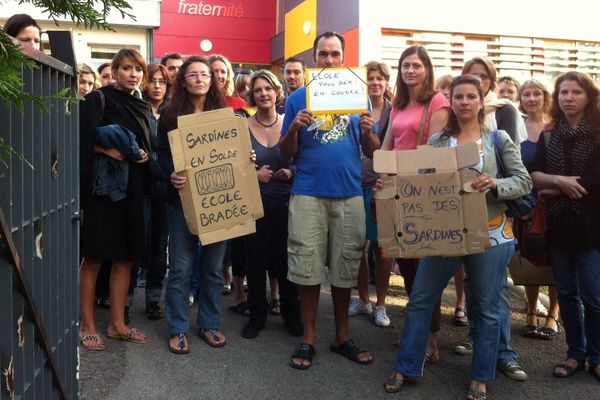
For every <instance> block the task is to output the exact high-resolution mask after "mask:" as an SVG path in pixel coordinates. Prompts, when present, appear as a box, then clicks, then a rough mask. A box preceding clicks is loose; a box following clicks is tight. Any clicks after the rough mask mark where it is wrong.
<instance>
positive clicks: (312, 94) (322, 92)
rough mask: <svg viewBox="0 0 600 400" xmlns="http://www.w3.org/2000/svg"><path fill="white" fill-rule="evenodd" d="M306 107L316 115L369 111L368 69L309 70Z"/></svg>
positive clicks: (307, 74)
mask: <svg viewBox="0 0 600 400" xmlns="http://www.w3.org/2000/svg"><path fill="white" fill-rule="evenodd" d="M306 79H307V82H309V84H308V85H307V86H306V105H307V107H308V109H309V110H310V111H312V112H313V113H314V114H357V113H361V112H364V111H367V110H368V109H369V94H368V92H367V83H366V82H367V69H366V68H364V67H358V68H325V69H323V68H309V69H307V70H306Z"/></svg>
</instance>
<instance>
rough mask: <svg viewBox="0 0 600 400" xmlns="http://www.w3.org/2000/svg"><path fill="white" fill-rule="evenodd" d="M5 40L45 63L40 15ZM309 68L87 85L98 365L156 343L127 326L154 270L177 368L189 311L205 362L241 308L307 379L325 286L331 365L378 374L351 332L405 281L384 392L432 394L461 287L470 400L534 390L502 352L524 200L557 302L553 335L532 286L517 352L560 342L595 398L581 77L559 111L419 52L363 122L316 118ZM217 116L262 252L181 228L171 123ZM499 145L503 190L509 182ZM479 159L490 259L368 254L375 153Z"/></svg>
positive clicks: (329, 37)
mask: <svg viewBox="0 0 600 400" xmlns="http://www.w3.org/2000/svg"><path fill="white" fill-rule="evenodd" d="M5 29H6V32H7V33H8V34H9V35H11V36H13V37H14V40H15V43H17V44H19V46H22V47H24V48H25V47H27V46H31V47H32V48H39V42H40V34H41V29H40V28H39V26H38V25H37V23H36V22H35V21H34V20H33V19H31V17H29V16H27V15H25V14H18V15H15V16H13V17H11V18H10V19H9V20H8V21H7V22H6V25H5ZM36 46H37V47H36ZM312 55H313V60H312V61H313V62H314V66H315V67H316V68H319V69H321V70H324V69H327V68H342V67H344V66H345V64H344V56H345V40H344V37H343V36H342V35H340V34H339V33H336V32H332V31H327V32H323V33H321V34H319V35H318V36H317V37H316V39H315V40H314V43H313V52H312ZM306 67H307V63H306V60H305V59H304V58H301V57H292V58H290V59H288V60H286V61H285V62H284V63H283V73H282V81H281V82H280V81H279V79H278V78H277V77H276V75H275V74H273V73H272V72H270V71H267V70H258V71H256V72H253V71H242V72H241V73H238V75H237V76H236V75H235V74H234V71H233V68H232V65H231V62H230V61H229V60H228V59H227V57H226V55H221V54H213V55H211V56H209V57H206V58H205V57H201V56H197V55H190V56H182V55H180V54H177V53H170V54H166V55H165V56H164V57H163V59H162V60H161V63H160V64H158V63H153V64H150V65H148V67H147V66H146V62H145V60H144V59H143V57H142V56H141V55H140V54H139V53H138V52H137V51H135V50H131V49H122V50H120V51H119V52H118V53H117V55H116V56H115V58H114V59H113V60H112V62H111V63H107V64H103V65H101V66H100V67H99V68H98V70H97V72H96V71H94V70H92V69H91V68H89V67H87V66H82V67H80V68H79V85H78V88H79V96H80V97H81V101H80V109H81V112H80V116H81V120H80V132H81V140H80V143H81V149H80V154H81V162H80V164H81V170H80V182H81V183H80V187H81V205H82V209H83V223H82V230H81V238H80V239H81V254H82V261H81V269H80V312H81V326H80V343H81V346H82V347H83V348H85V349H87V350H95V351H102V350H104V349H105V348H106V347H107V346H108V345H109V344H110V343H107V342H106V341H105V339H104V337H107V338H110V339H116V340H121V341H126V342H131V343H138V344H143V343H148V342H149V341H150V337H149V336H147V335H145V334H144V333H142V332H140V331H138V330H136V329H135V328H132V327H130V326H129V320H130V312H129V307H128V304H130V301H131V297H132V295H133V288H134V287H135V286H136V281H137V275H138V274H137V273H138V270H139V271H144V272H145V284H146V290H145V310H144V311H145V315H146V317H147V318H148V319H152V320H159V319H162V318H163V317H164V318H165V319H166V326H167V329H166V333H165V340H166V343H167V347H168V349H169V351H171V352H172V353H175V354H188V353H190V341H189V340H188V335H189V334H190V331H191V330H192V327H191V325H192V322H191V313H192V312H191V307H190V306H191V305H192V304H195V303H197V306H198V308H197V319H196V325H197V327H196V333H197V334H198V336H199V337H200V338H201V339H202V340H204V341H205V342H206V343H207V344H208V345H209V346H211V347H223V346H225V344H226V343H227V338H226V336H225V334H224V333H223V332H221V330H220V328H221V312H222V308H223V307H222V301H221V298H222V295H223V294H228V293H231V292H232V290H233V291H234V292H235V296H234V297H235V301H234V305H233V306H232V307H230V308H231V309H232V310H233V311H235V312H236V313H238V314H241V315H243V316H244V318H248V319H247V322H245V323H244V326H243V329H242V331H241V336H243V337H244V338H248V339H252V338H256V337H258V336H259V334H260V331H261V330H262V329H264V327H265V325H266V324H267V316H268V315H269V314H275V315H279V314H280V315H281V318H282V319H283V321H284V324H285V328H286V330H287V332H288V333H289V334H291V335H292V336H294V337H299V338H300V337H301V342H300V343H299V344H298V346H297V348H296V349H295V350H294V351H293V352H292V353H291V356H290V357H289V366H290V367H292V368H294V369H298V370H306V369H309V368H311V367H312V366H313V359H314V357H315V353H316V350H315V344H316V343H317V330H318V327H317V326H316V320H317V312H318V309H319V296H320V294H321V289H322V286H323V285H324V284H326V282H329V283H330V285H331V296H332V299H333V305H334V312H333V318H334V321H335V332H333V334H331V335H330V337H329V339H330V340H331V344H330V346H329V349H330V350H331V351H332V352H333V353H336V354H340V355H342V356H344V357H346V358H348V359H349V360H351V361H353V362H356V363H358V364H362V365H368V364H370V363H372V362H373V360H374V358H375V356H376V355H373V354H371V353H370V352H369V351H367V350H365V349H363V348H361V346H360V345H359V344H358V343H355V342H354V340H353V339H352V335H351V324H350V320H349V316H353V315H358V314H374V316H373V321H374V323H375V324H376V325H378V326H381V327H388V326H390V325H391V324H390V322H391V321H390V318H389V317H388V315H387V312H386V294H387V287H388V283H389V279H390V271H391V270H392V269H393V267H394V265H397V266H398V267H399V272H400V274H401V275H402V277H403V279H404V286H405V288H406V290H407V292H408V294H409V302H408V305H407V307H406V319H405V320H404V322H403V326H402V329H401V332H400V331H399V332H398V336H399V339H398V340H396V342H395V345H396V346H397V357H396V364H395V367H394V372H393V373H392V374H391V375H390V376H388V377H387V379H386V380H385V383H384V390H385V391H386V392H398V391H400V390H402V388H403V384H404V383H405V381H407V380H413V379H417V378H419V377H421V376H422V375H423V368H424V366H426V365H429V364H433V363H437V362H440V354H439V349H438V346H437V339H438V332H439V331H440V316H441V311H440V309H441V293H442V291H443V289H444V288H445V287H446V285H447V283H448V281H449V280H450V279H451V277H452V276H454V281H455V284H456V290H457V302H456V304H455V313H454V323H455V324H456V325H461V326H466V325H469V334H468V338H466V339H465V341H464V342H462V343H460V344H458V345H457V346H456V347H455V348H454V351H455V352H456V353H457V354H462V355H470V354H472V355H473V360H472V363H471V371H470V383H469V385H468V387H467V388H466V394H467V399H471V400H475V399H478V400H481V399H485V398H486V397H487V384H488V383H489V382H491V381H493V380H494V379H495V374H496V371H497V370H498V371H501V372H503V373H504V374H506V375H507V376H508V377H510V378H511V379H513V380H517V381H523V380H526V379H528V376H527V374H526V373H525V371H523V369H522V368H521V367H520V366H519V364H518V363H517V353H516V351H515V349H513V348H512V347H511V343H510V338H511V331H510V322H511V314H510V302H509V293H508V282H507V266H508V265H509V263H510V260H511V257H512V256H513V253H514V251H515V245H516V244H517V245H518V242H519V241H522V240H525V239H524V238H519V237H516V240H515V234H514V233H517V232H516V230H515V232H513V229H512V227H513V223H515V221H513V219H511V218H510V217H509V216H507V215H506V213H505V210H506V205H505V201H506V200H510V199H515V198H518V197H521V196H524V195H526V194H528V193H529V192H531V190H532V189H533V193H534V195H537V196H538V198H539V200H538V206H540V207H541V205H540V204H543V207H545V214H544V220H545V222H546V225H547V231H546V234H545V240H546V242H545V243H546V245H547V248H546V247H544V249H545V251H546V252H547V255H548V263H549V264H550V265H551V268H552V271H553V274H554V280H555V282H556V287H550V288H549V294H550V307H549V308H548V310H547V314H544V315H546V319H545V322H544V323H543V324H540V323H539V320H538V318H539V316H540V315H542V311H541V310H540V306H539V302H538V296H539V287H538V286H531V287H527V288H526V299H527V322H526V327H525V331H524V334H525V335H526V336H528V337H532V338H537V339H544V340H549V339H553V338H556V337H562V336H563V335H561V336H559V333H560V332H561V328H564V337H565V339H566V343H567V345H568V350H567V353H566V358H565V360H562V361H561V360H558V361H559V362H558V363H557V365H556V366H555V367H554V368H553V369H552V371H551V372H552V374H553V375H554V376H556V377H558V378H567V377H570V376H571V375H573V374H574V373H575V372H577V371H580V370H583V369H586V368H589V371H590V372H591V374H592V375H594V376H595V377H596V378H597V379H598V380H599V381H600V256H599V253H598V252H599V251H600V236H599V235H598V233H597V229H596V227H597V226H598V225H600V211H598V210H599V208H598V206H597V205H598V204H600V198H598V197H599V196H600V195H599V193H600V164H599V163H600V161H599V160H600V104H599V102H600V91H599V90H598V88H597V86H596V84H595V82H594V81H593V80H592V79H591V78H590V77H589V76H588V75H586V74H585V73H582V72H577V71H570V72H566V73H564V74H562V75H560V76H559V77H557V78H556V80H555V84H554V90H553V92H552V93H551V92H550V91H549V90H548V89H547V87H546V85H545V84H543V83H542V82H540V81H539V80H536V79H529V80H526V81H525V82H523V83H522V84H521V83H520V82H519V81H518V80H517V79H515V78H512V77H503V78H500V79H497V71H496V66H495V65H494V63H493V62H492V61H491V60H489V59H487V58H485V57H475V58H473V59H471V60H469V61H467V63H466V64H465V65H464V67H463V69H462V73H461V74H460V75H458V76H455V77H453V76H452V75H445V76H441V77H438V80H437V83H436V76H435V71H434V67H433V64H432V61H431V58H430V56H429V54H428V53H427V50H426V49H425V48H424V47H422V46H418V45H415V46H410V47H408V48H407V49H406V50H404V52H403V53H402V54H401V56H400V58H399V60H398V65H397V71H398V74H397V78H396V82H395V85H393V86H394V87H393V90H392V88H390V85H389V81H390V68H389V67H388V66H387V65H386V64H384V63H382V62H380V61H378V60H373V61H371V62H369V63H367V64H366V66H365V67H366V81H365V82H364V84H365V87H366V88H367V91H368V98H369V109H368V111H366V112H363V113H362V114H360V115H358V114H351V113H339V114H316V113H313V112H312V111H311V110H310V109H309V107H307V100H306V94H307V88H306V85H310V84H311V82H310V81H306V79H305V73H306ZM235 82H237V84H235V85H234V83H235ZM282 82H284V83H285V88H284V87H283V85H282ZM497 91H498V92H497ZM225 107H231V108H232V109H233V110H234V111H235V112H236V115H238V116H241V117H243V118H247V123H248V128H249V130H248V132H247V134H248V135H249V137H250V142H251V143H252V148H253V151H254V154H253V155H248V156H249V157H251V158H252V159H253V161H255V163H256V179H257V182H258V185H259V188H260V194H261V200H262V203H263V208H264V214H265V216H264V217H263V218H262V219H259V220H258V221H257V226H256V233H254V234H251V235H247V236H244V237H239V238H235V239H233V240H227V241H221V242H217V243H214V244H210V245H203V244H202V243H200V242H199V240H198V237H197V236H195V235H193V234H192V233H190V230H189V229H188V227H187V225H186V221H185V218H184V214H183V208H182V204H181V200H180V196H179V193H178V192H179V191H180V190H182V189H184V188H185V187H186V185H189V184H190V182H188V181H187V180H186V178H185V177H183V176H181V175H179V174H178V173H176V172H175V171H174V166H173V159H172V154H171V149H170V146H169V140H168V137H167V132H169V131H171V130H173V129H175V128H177V118H178V117H179V116H184V115H189V114H198V113H203V112H206V111H210V110H217V109H222V108H225ZM517 107H518V108H517ZM496 139H497V141H498V143H499V145H500V146H501V155H502V160H503V162H504V164H505V165H506V166H507V169H508V172H509V175H508V176H500V175H499V172H498V168H497V164H496V159H495V153H494V146H497V145H495V144H494V142H495V141H496ZM469 143H476V144H477V145H478V148H479V155H480V160H479V161H480V162H479V164H478V165H477V166H476V169H477V174H478V176H477V177H476V178H475V179H474V180H473V181H472V182H471V183H470V184H471V187H472V189H473V190H476V191H481V192H484V193H485V194H486V203H487V210H488V214H487V216H486V217H487V220H488V229H489V241H488V243H487V245H486V247H485V250H484V251H483V252H482V253H479V254H472V255H466V256H460V257H458V256H443V255H441V256H432V257H424V258H420V259H393V258H391V257H389V256H388V255H387V254H386V253H385V251H384V250H383V249H382V248H380V247H379V246H378V241H377V240H378V237H377V224H378V223H379V224H381V223H389V221H376V220H375V208H374V201H373V200H372V199H373V197H374V193H376V192H377V190H379V189H380V188H381V186H382V180H378V177H379V176H378V174H377V173H375V171H374V170H373V161H372V158H373V152H374V151H375V150H378V149H382V150H389V151H397V152H399V154H400V156H401V154H402V151H407V150H413V149H415V148H416V147H417V146H419V145H423V144H429V145H432V146H433V147H455V146H460V145H465V144H469ZM526 167H527V168H526ZM108 168H114V170H116V171H118V172H117V174H116V176H117V177H116V178H115V177H114V176H111V177H110V178H107V172H106V171H107V169H108ZM528 171H529V172H528ZM530 174H531V175H530ZM123 182H124V184H123ZM532 182H533V184H532ZM116 183H122V184H121V185H119V184H116ZM518 223H519V221H516V224H517V225H518ZM517 225H515V226H517ZM167 249H168V252H167ZM370 253H373V254H374V260H375V262H374V268H373V269H374V271H375V274H374V275H375V278H374V280H375V287H376V303H375V307H374V308H373V305H372V304H371V300H370V297H369V291H368V284H369V272H368V270H369V254H370ZM167 254H168V256H167ZM230 266H233V277H232V276H231V273H230V271H229V268H230ZM101 271H102V272H101ZM245 279H247V290H248V294H247V301H246V293H245V292H244V289H245V287H246V282H245ZM267 283H269V286H270V293H268V292H267ZM463 286H464V290H463ZM163 287H164V288H165V300H164V312H163V306H161V293H162V290H163ZM353 287H357V288H358V297H357V298H355V299H352V298H351V289H352V288H353ZM128 290H129V295H130V296H129V300H128ZM465 295H466V302H465ZM96 304H98V305H100V306H104V307H109V308H110V311H109V323H108V326H107V327H106V329H105V330H104V332H105V333H104V334H101V330H100V329H98V327H97V326H96V323H95V314H94V306H95V305H96ZM559 305H560V308H559ZM561 324H562V326H561ZM392 326H393V324H392ZM388 329H389V328H388ZM228 334H229V333H228ZM326 335H327V333H324V334H323V336H326ZM466 335H467V333H466V329H465V336H466ZM103 336H104V337H103ZM163 343H164V342H163ZM552 343H557V341H556V340H555V341H554V342H552ZM299 379H300V378H299Z"/></svg>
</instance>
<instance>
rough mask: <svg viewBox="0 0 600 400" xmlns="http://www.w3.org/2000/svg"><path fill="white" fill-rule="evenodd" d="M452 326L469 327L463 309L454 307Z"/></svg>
mask: <svg viewBox="0 0 600 400" xmlns="http://www.w3.org/2000/svg"><path fill="white" fill-rule="evenodd" d="M454 325H456V326H467V325H469V318H468V317H467V312H466V311H465V309H464V308H463V307H456V308H455V309H454Z"/></svg>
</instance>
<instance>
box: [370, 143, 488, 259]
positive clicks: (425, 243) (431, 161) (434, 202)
mask: <svg viewBox="0 0 600 400" xmlns="http://www.w3.org/2000/svg"><path fill="white" fill-rule="evenodd" d="M478 163H479V150H478V146H477V144H476V143H470V144H467V145H464V146H458V147H446V148H433V147H431V146H419V147H418V148H417V149H416V150H407V151H383V150H377V151H376V152H375V154H374V157H373V166H374V169H375V171H376V172H379V173H387V174H394V175H389V176H386V177H384V178H382V179H383V181H384V188H383V189H382V190H378V191H377V192H376V193H375V199H376V200H375V201H376V209H377V211H376V212H377V234H378V239H379V245H380V246H381V247H383V248H384V249H385V250H386V251H387V253H388V255H389V256H391V257H399V258H421V257H425V256H457V255H464V254H473V253H481V252H483V251H484V245H485V243H486V242H488V240H489V231H488V221H487V206H486V202H485V194H484V193H480V192H479V191H475V192H473V191H472V189H471V186H470V182H471V181H472V180H473V179H474V178H475V177H476V176H477V172H476V171H474V170H472V169H469V168H467V167H469V166H474V165H477V164H478Z"/></svg>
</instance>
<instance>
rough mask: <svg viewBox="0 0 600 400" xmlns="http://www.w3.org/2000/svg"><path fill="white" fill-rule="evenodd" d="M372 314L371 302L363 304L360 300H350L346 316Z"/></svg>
mask: <svg viewBox="0 0 600 400" xmlns="http://www.w3.org/2000/svg"><path fill="white" fill-rule="evenodd" d="M372 312H373V306H372V305H371V302H368V303H367V304H365V303H363V302H362V301H361V300H360V299H354V300H352V303H350V307H348V315H349V316H351V317H352V316H354V315H358V314H371V313H372Z"/></svg>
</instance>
